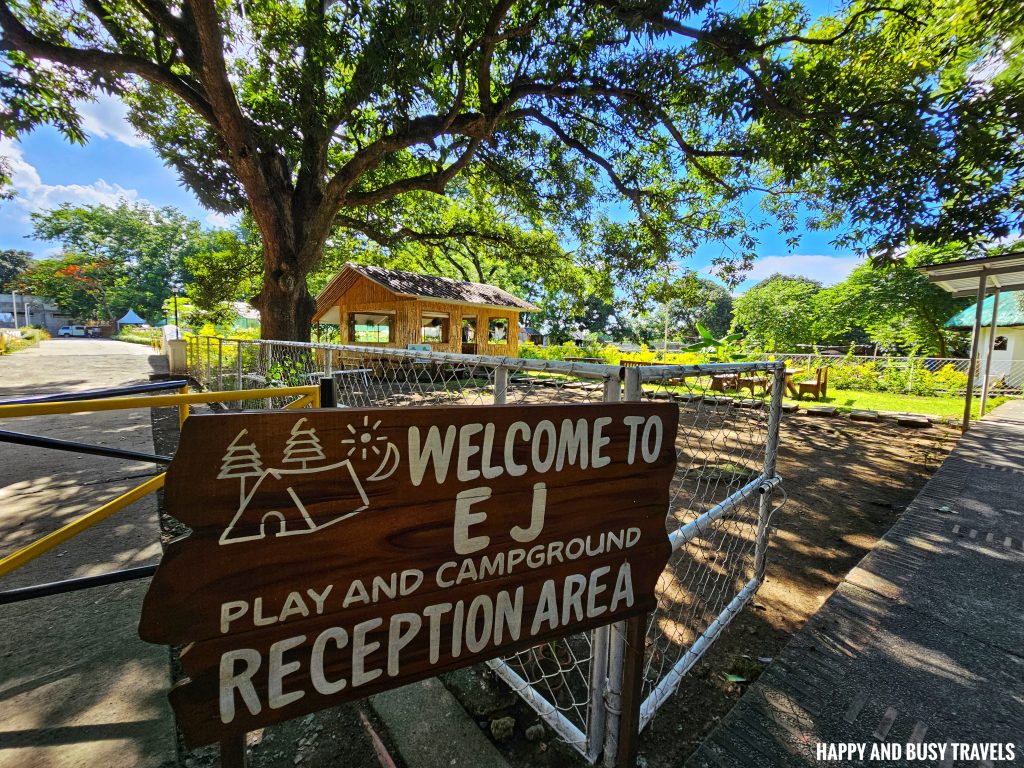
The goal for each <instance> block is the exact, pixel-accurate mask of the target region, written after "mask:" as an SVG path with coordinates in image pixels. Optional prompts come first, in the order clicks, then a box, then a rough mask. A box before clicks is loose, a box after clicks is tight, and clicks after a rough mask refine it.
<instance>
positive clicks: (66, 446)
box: [0, 429, 171, 464]
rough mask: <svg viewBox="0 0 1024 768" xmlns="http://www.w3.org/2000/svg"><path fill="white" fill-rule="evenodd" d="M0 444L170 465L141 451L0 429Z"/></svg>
mask: <svg viewBox="0 0 1024 768" xmlns="http://www.w3.org/2000/svg"><path fill="white" fill-rule="evenodd" d="M0 443H13V444H14V445H27V446H30V447H32V448H52V449H53V450H55V451H71V452H72V453H88V454H91V455H93V456H107V457H108V458H111V459H131V460H133V461H145V462H149V463H150V464H170V463H171V457H170V456H160V455H158V454H153V453H142V452H141V451H126V450H123V449H121V448H106V447H104V446H102V445H89V444H88V443H78V442H75V441H74V440H60V439H58V438H56V437H40V436H39V435H26V434H25V433H24V432H10V431H8V430H6V429H0Z"/></svg>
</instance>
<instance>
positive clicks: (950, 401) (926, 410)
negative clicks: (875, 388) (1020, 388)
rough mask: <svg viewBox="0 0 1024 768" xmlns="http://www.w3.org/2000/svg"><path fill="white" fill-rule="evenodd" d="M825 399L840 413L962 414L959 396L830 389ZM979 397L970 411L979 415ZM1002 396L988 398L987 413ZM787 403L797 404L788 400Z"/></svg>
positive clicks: (811, 400) (811, 401) (808, 399)
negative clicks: (838, 409)
mask: <svg viewBox="0 0 1024 768" xmlns="http://www.w3.org/2000/svg"><path fill="white" fill-rule="evenodd" d="M828 395H829V396H828V397H827V398H824V399H823V400H822V401H821V404H822V405H834V406H836V407H837V408H841V409H842V410H851V411H852V410H859V411H904V412H906V413H920V414H924V415H927V416H953V417H961V416H963V413H964V401H963V400H961V399H960V398H958V397H923V396H922V395H899V394H894V393H892V392H854V391H851V390H841V389H839V390H832V389H830V390H829V393H828ZM980 399H981V398H980V397H977V396H976V397H975V398H974V400H973V402H972V405H971V409H972V411H973V413H974V415H975V416H977V415H978V407H979V405H980ZM1006 400H1007V398H1005V397H990V398H989V399H988V403H986V408H985V410H986V411H991V410H992V409H993V408H995V407H996V406H997V405H999V404H1000V403H1005V402H1006ZM786 402H789V403H793V402H796V401H795V400H793V399H792V398H789V397H787V398H786ZM800 403H801V405H805V406H806V405H815V404H816V403H815V402H814V398H812V397H805V398H804V399H803V400H802V401H800Z"/></svg>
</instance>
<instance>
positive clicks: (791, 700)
mask: <svg viewBox="0 0 1024 768" xmlns="http://www.w3.org/2000/svg"><path fill="white" fill-rule="evenodd" d="M1022 596H1024V401H1013V402H1009V403H1006V404H1004V405H1001V406H999V407H998V408H997V409H995V410H994V411H993V412H992V413H990V414H989V415H988V416H986V418H985V419H983V420H982V421H980V422H978V423H976V424H975V426H973V427H972V429H971V431H970V432H968V433H967V434H966V435H965V436H964V437H963V438H962V439H961V440H960V442H959V443H958V444H957V447H956V448H955V449H954V451H953V452H952V453H951V454H950V455H949V457H948V458H947V459H946V461H945V462H944V463H943V465H942V467H940V469H939V470H938V472H936V474H935V476H934V477H933V478H932V479H931V480H930V481H929V483H928V484H927V485H926V486H925V487H924V488H923V489H922V490H921V493H920V494H919V495H918V497H917V498H916V499H915V500H914V502H913V503H912V504H911V505H910V506H909V507H908V508H907V511H906V512H905V513H904V514H903V515H902V517H901V518H900V519H899V521H898V522H897V523H896V525H894V526H893V528H892V529H891V530H890V531H889V532H888V533H887V534H886V535H885V537H883V538H882V539H881V540H880V541H879V542H878V544H877V545H876V546H875V548H874V549H873V550H872V552H870V553H869V554H868V555H867V556H866V557H865V558H864V559H863V560H862V561H861V562H860V563H859V564H858V565H857V567H856V568H854V569H853V570H852V571H851V572H850V573H849V575H848V576H847V577H846V580H845V581H844V582H843V583H842V584H841V585H840V586H839V588H838V589H837V590H836V592H835V593H834V594H833V595H832V597H831V598H829V600H828V601H827V602H826V603H825V605H823V606H822V608H821V610H820V611H818V613H817V614H815V616H813V617H812V618H811V619H810V620H809V621H808V623H807V625H806V626H805V627H804V629H803V630H801V631H800V632H799V633H798V634H796V635H795V636H794V637H793V638H792V640H791V641H790V642H789V644H788V645H787V646H786V648H785V649H784V650H783V652H782V654H781V655H780V656H779V658H777V659H776V660H775V662H774V663H773V664H772V665H771V666H770V667H769V668H768V670H766V671H765V673H764V674H763V675H762V676H761V677H760V679H759V680H758V681H757V682H756V683H755V684H754V685H752V686H751V687H750V690H748V691H747V693H746V694H745V695H744V696H743V698H741V699H740V701H739V703H738V704H737V705H736V706H735V707H734V708H733V710H732V711H731V712H730V713H729V715H728V716H726V717H725V718H724V719H723V720H722V722H721V724H720V725H719V727H718V728H717V729H716V730H715V731H714V732H713V733H712V734H711V735H710V737H709V738H708V739H706V740H705V741H704V743H703V744H702V745H701V747H700V749H699V750H698V751H697V752H696V753H695V754H694V755H693V756H692V757H691V758H690V760H689V761H688V763H687V766H689V767H690V768H704V766H722V765H728V766H818V765H824V764H825V763H821V762H819V761H818V760H817V759H816V758H817V745H818V744H819V743H822V742H825V743H833V744H837V743H841V742H850V743H864V744H867V745H868V749H870V745H871V744H874V743H878V744H895V745H905V744H907V743H909V742H924V743H936V744H937V745H944V744H948V743H949V742H966V743H973V744H988V743H997V744H1002V745H1006V744H1015V745H1016V748H1015V749H1014V753H1015V754H1014V757H1015V759H1013V760H1009V761H1007V760H1006V759H1007V758H1008V757H1010V755H1009V751H1008V750H1006V748H1005V746H1004V747H1003V751H1002V752H1001V753H995V754H993V753H988V754H985V753H981V752H970V751H969V752H968V753H967V755H966V757H962V756H957V759H956V761H955V763H954V762H953V757H954V756H953V754H952V748H951V747H947V751H946V752H945V754H944V755H943V757H942V758H941V759H935V760H929V761H926V763H918V764H927V765H939V766H949V765H954V764H955V765H957V766H962V765H972V766H986V765H988V766H991V765H1024V622H1022V605H1024V597H1022ZM1000 756H1001V757H1002V761H1001V760H1000ZM832 764H833V765H835V764H840V763H835V762H833V763H832ZM841 764H857V765H860V764H862V763H861V762H858V761H856V760H854V761H849V760H847V761H845V762H842V763H841ZM910 764H912V763H909V762H907V761H906V760H905V759H897V760H882V761H878V762H874V763H872V765H879V766H890V765H891V766H906V765H910Z"/></svg>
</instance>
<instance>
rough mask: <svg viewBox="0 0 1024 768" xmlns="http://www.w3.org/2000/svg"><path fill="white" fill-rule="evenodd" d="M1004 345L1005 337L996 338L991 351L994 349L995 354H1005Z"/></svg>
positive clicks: (1005, 342)
mask: <svg viewBox="0 0 1024 768" xmlns="http://www.w3.org/2000/svg"><path fill="white" fill-rule="evenodd" d="M1006 345H1007V341H1006V337H1005V336H996V340H995V343H993V345H992V349H994V350H995V351H996V352H1005V351H1006Z"/></svg>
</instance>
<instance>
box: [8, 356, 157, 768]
mask: <svg viewBox="0 0 1024 768" xmlns="http://www.w3.org/2000/svg"><path fill="white" fill-rule="evenodd" d="M161 365H162V360H161V358H159V357H157V356H155V355H154V354H153V350H151V349H150V348H148V347H145V346H140V345H134V344H126V343H123V342H117V341H108V340H105V339H54V340H52V341H48V342H43V343H42V344H41V345H40V346H39V347H38V348H36V349H31V350H26V351H24V352H19V353H16V354H13V355H7V356H4V357H0V399H6V398H11V397H16V396H20V395H29V394H43V393H53V392H62V391H73V390H82V389H93V388H97V387H108V386H118V385H123V384H128V383H137V382H142V381H146V380H148V378H149V375H150V373H152V372H153V371H154V370H155V369H156V370H159V369H160V366H161ZM0 428H2V429H9V430H14V431H21V432H28V433H32V434H38V435H47V436H51V437H61V438H64V439H71V440H80V441H83V442H90V443H94V444H100V445H108V446H113V447H118V448H128V449H134V450H140V451H147V452H152V450H153V439H152V433H151V429H150V416H149V410H148V409H140V410H137V411H135V410H132V411H112V412H105V413H90V414H74V415H69V416H41V417H32V418H23V419H10V420H3V421H2V422H0ZM0 467H3V471H2V473H0V556H3V555H6V554H9V553H10V552H12V551H14V550H16V549H18V548H19V547H21V546H24V545H25V544H26V543H28V542H30V541H32V540H34V539H36V538H38V537H39V536H41V535H44V534H46V533H48V532H50V531H52V530H55V529H56V528H59V527H60V526H61V525H64V524H66V523H67V522H69V521H70V520H73V519H74V518H76V517H79V516H80V515H82V514H84V513H85V512H88V511H90V510H92V509H94V508H95V507H97V506H99V505H100V504H102V503H104V502H105V501H108V500H110V499H112V498H114V497H115V496H117V495H119V494H120V493H123V492H125V491H127V490H129V489H130V488H132V487H134V486H135V485H138V484H139V483H140V482H142V481H143V480H144V479H145V478H146V477H148V476H150V475H152V474H153V473H154V468H153V466H152V465H148V464H144V463H141V462H126V461H121V460H118V459H107V458H101V457H94V456H85V455H80V454H74V453H67V452H57V451H51V450H45V449H37V448H23V447H19V446H13V445H8V444H3V443H0ZM159 552H160V547H159V536H158V525H157V518H156V505H155V501H154V498H153V497H152V496H150V497H148V498H147V499H144V500H143V501H141V502H139V503H137V504H135V505H134V506H133V507H131V508H129V509H126V510H124V511H122V512H120V513H118V514H116V515H114V516H113V517H111V518H108V519H107V520H106V521H104V522H102V523H100V524H99V525H97V526H95V527H94V528H91V529H89V530H88V531H86V532H85V533H83V534H81V535H80V536H77V537H75V538H74V539H71V540H70V541H69V542H67V543H66V544H64V545H62V546H60V547H58V548H57V549H56V550H53V551H51V552H49V553H47V554H46V555H43V556H42V557H41V558H39V559H38V560H36V561H33V562H32V563H30V564H28V565H27V566H25V567H24V568H22V569H20V570H18V571H16V572H14V573H13V574H11V575H9V576H7V577H3V578H0V589H12V588H15V587H20V586H26V585H30V584H38V583H43V582H50V581H57V580H61V579H66V578H71V577H75V576H84V575H91V574H97V573H103V572H105V571H109V570H114V569H117V568H122V567H126V566H132V565H141V564H145V563H150V562H154V561H155V560H156V559H157V558H158V557H159ZM144 589H145V583H144V582H130V583H127V584H121V585H112V586H108V587H100V588H96V589H90V590H85V591H81V592H77V593H72V594H69V595H62V596H54V597H49V598H42V599H39V600H32V601H28V602H22V603H16V604H13V605H6V606H0V768H7V767H8V766H11V768H13V767H14V766H18V768H24V767H26V766H33V767H34V766H40V767H43V766H46V768H50V767H51V766H52V767H53V768H56V767H57V766H60V767H63V766H100V765H104V766H105V765H110V766H114V765H117V766H159V765H162V764H165V763H166V762H167V761H169V760H171V759H172V758H173V757H174V748H175V745H174V740H173V739H174V737H173V726H172V720H171V715H170V711H169V708H168V706H167V704H166V689H167V683H168V654H167V651H166V650H165V649H162V648H158V647H155V646H150V645H147V644H145V643H143V642H142V641H140V640H139V639H138V637H137V634H136V626H137V621H138V611H139V604H140V602H141V598H142V594H143V591H144Z"/></svg>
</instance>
